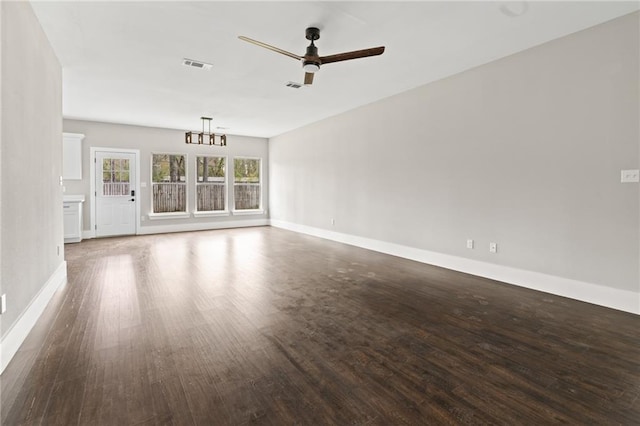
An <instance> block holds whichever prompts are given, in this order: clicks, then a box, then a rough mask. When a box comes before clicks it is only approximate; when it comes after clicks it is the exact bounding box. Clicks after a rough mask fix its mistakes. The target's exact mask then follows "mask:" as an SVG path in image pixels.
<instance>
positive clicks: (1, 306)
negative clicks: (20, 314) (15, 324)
mask: <svg viewBox="0 0 640 426" xmlns="http://www.w3.org/2000/svg"><path fill="white" fill-rule="evenodd" d="M5 312H7V295H6V294H3V295H2V296H0V314H4V313H5Z"/></svg>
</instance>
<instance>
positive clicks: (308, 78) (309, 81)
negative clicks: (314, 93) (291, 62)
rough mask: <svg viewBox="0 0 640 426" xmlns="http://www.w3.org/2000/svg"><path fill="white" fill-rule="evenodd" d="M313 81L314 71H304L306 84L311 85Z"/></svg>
mask: <svg viewBox="0 0 640 426" xmlns="http://www.w3.org/2000/svg"><path fill="white" fill-rule="evenodd" d="M312 83H313V73H312V72H306V73H304V84H306V85H309V84H312Z"/></svg>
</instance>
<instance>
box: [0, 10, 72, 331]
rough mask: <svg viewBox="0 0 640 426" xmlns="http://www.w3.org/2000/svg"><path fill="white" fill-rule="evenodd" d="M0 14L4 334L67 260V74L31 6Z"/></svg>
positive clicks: (3, 11)
mask: <svg viewBox="0 0 640 426" xmlns="http://www.w3.org/2000/svg"><path fill="white" fill-rule="evenodd" d="M0 8H1V10H2V14H1V15H2V17H1V19H2V24H1V27H2V37H1V38H2V74H1V76H2V77H1V78H2V95H1V98H2V100H1V101H2V157H1V165H2V167H1V180H0V182H1V183H2V185H1V187H0V192H1V200H2V207H1V210H2V213H1V219H0V220H1V221H2V222H1V225H2V226H1V232H2V236H1V240H2V243H1V246H0V247H1V254H0V261H1V264H2V270H1V275H2V279H1V281H2V292H4V293H6V295H7V312H6V313H5V314H4V315H2V334H3V335H4V334H5V333H6V331H7V330H9V328H10V327H11V326H12V325H13V324H14V323H15V321H16V320H17V319H18V318H19V316H20V315H21V314H22V313H23V312H24V311H25V310H26V308H27V307H28V306H29V303H30V302H31V301H32V300H33V299H34V297H35V296H36V295H37V294H38V292H39V291H40V290H41V289H42V287H43V286H44V284H45V283H46V282H47V280H48V279H49V278H50V277H51V276H52V274H53V272H54V271H55V270H56V269H57V268H58V267H59V266H60V265H61V264H62V262H63V259H64V247H63V230H62V191H61V187H60V184H59V177H60V175H61V174H62V71H61V67H60V64H59V63H58V60H57V59H56V56H55V54H54V52H53V50H52V48H51V46H50V45H49V42H48V40H47V38H46V36H45V35H44V32H43V31H42V29H41V28H40V24H39V23H38V21H37V19H36V17H35V15H34V14H33V11H32V9H31V6H30V5H29V3H27V2H0ZM58 247H60V252H59V253H58Z"/></svg>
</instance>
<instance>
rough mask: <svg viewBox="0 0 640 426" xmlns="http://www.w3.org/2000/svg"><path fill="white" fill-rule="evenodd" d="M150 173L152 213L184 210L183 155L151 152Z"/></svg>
mask: <svg viewBox="0 0 640 426" xmlns="http://www.w3.org/2000/svg"><path fill="white" fill-rule="evenodd" d="M151 174H152V176H151V180H152V182H153V213H172V212H186V211H187V183H186V173H185V156H184V155H174V154H153V155H152V159H151Z"/></svg>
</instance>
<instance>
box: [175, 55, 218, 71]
mask: <svg viewBox="0 0 640 426" xmlns="http://www.w3.org/2000/svg"><path fill="white" fill-rule="evenodd" d="M182 65H184V66H186V67H194V68H200V69H201V70H207V71H209V70H210V69H211V68H213V65H211V64H207V63H206V62H201V61H194V60H193V59H187V58H184V59H183V60H182Z"/></svg>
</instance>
